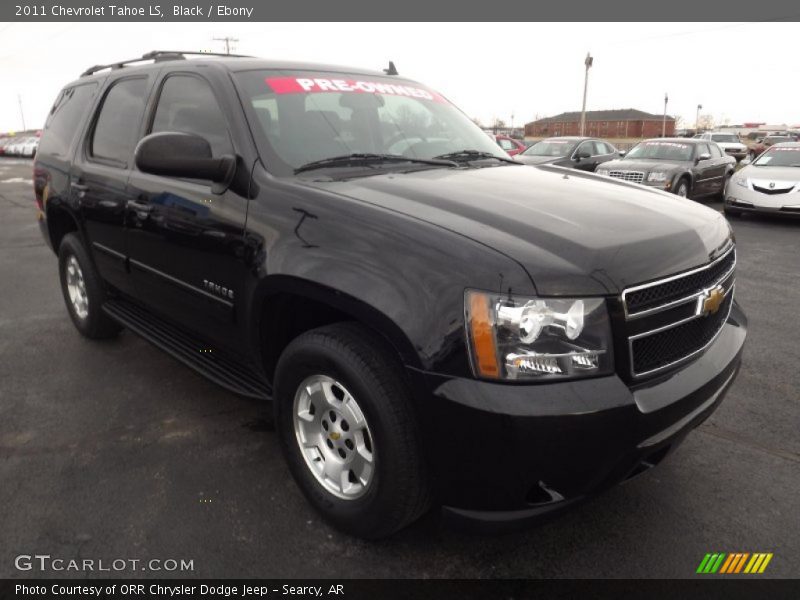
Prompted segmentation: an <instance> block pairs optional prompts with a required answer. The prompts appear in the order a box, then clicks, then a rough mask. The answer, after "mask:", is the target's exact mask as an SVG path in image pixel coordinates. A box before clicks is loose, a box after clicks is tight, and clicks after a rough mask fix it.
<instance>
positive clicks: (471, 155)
mask: <svg viewBox="0 0 800 600" xmlns="http://www.w3.org/2000/svg"><path fill="white" fill-rule="evenodd" d="M434 158H441V159H443V160H455V161H459V160H460V161H463V162H467V161H470V160H480V159H482V158H494V159H496V160H501V161H503V162H507V163H511V164H512V165H518V164H521V163H518V162H517V161H515V160H514V159H513V158H506V157H504V156H497V155H496V154H492V153H491V152H484V151H482V150H459V151H458V152H448V153H447V154H440V155H439V156H434Z"/></svg>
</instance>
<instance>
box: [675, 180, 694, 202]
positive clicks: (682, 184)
mask: <svg viewBox="0 0 800 600" xmlns="http://www.w3.org/2000/svg"><path fill="white" fill-rule="evenodd" d="M690 193H691V188H690V187H689V180H688V179H686V177H681V179H680V180H679V181H678V184H677V185H676V186H675V192H674V194H675V195H676V196H681V197H682V198H688V197H689V194H690Z"/></svg>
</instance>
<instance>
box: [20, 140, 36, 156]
mask: <svg viewBox="0 0 800 600" xmlns="http://www.w3.org/2000/svg"><path fill="white" fill-rule="evenodd" d="M17 148H18V149H19V155H20V156H26V157H28V158H33V157H34V156H36V150H38V149H39V138H38V137H29V138H27V139H25V140H23V141H22V142H20V143H19V144H18V145H17Z"/></svg>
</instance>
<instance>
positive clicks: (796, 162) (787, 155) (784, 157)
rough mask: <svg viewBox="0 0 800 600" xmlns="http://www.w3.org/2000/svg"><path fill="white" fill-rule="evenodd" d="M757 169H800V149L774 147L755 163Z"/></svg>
mask: <svg viewBox="0 0 800 600" xmlns="http://www.w3.org/2000/svg"><path fill="white" fill-rule="evenodd" d="M753 164H754V165H755V166H756V167H800V147H796V148H780V147H779V148H776V147H775V146H773V147H772V148H770V149H769V150H767V151H766V152H764V153H763V154H762V155H761V156H759V157H758V158H757V159H756V161H755V162H754V163H753Z"/></svg>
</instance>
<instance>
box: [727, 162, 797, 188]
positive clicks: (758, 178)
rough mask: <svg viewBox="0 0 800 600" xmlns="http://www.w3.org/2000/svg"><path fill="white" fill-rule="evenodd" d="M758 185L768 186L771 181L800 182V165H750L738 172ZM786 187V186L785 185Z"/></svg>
mask: <svg viewBox="0 0 800 600" xmlns="http://www.w3.org/2000/svg"><path fill="white" fill-rule="evenodd" d="M736 175H737V176H738V177H745V178H746V179H748V180H750V181H752V182H754V183H755V184H756V185H764V186H768V185H769V183H770V182H777V181H785V182H792V183H797V182H800V167H756V166H753V165H748V166H746V167H745V168H744V169H742V170H741V171H739V172H738V173H737V174H736ZM784 187H785V186H784Z"/></svg>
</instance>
